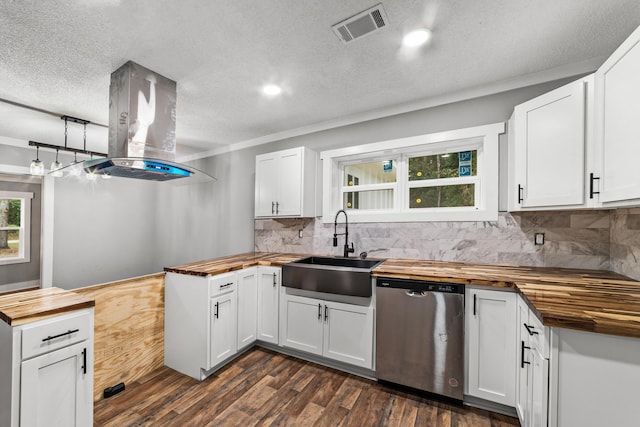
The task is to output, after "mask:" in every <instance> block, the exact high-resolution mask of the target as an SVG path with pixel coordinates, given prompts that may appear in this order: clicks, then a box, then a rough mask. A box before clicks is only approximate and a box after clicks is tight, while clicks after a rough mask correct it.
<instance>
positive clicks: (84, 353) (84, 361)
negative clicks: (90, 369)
mask: <svg viewBox="0 0 640 427" xmlns="http://www.w3.org/2000/svg"><path fill="white" fill-rule="evenodd" d="M82 373H83V374H86V373H87V349H86V348H84V349H83V350H82Z"/></svg>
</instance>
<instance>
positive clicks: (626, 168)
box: [596, 28, 640, 203]
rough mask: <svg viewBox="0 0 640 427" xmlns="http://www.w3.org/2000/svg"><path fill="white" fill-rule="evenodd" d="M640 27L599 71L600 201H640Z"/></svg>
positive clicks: (597, 140) (598, 138)
mask: <svg viewBox="0 0 640 427" xmlns="http://www.w3.org/2000/svg"><path fill="white" fill-rule="evenodd" d="M639 94H640V28H638V29H636V30H635V31H634V32H633V33H632V34H631V36H629V38H628V39H627V40H626V41H625V42H624V43H622V45H621V46H620V47H619V48H618V49H617V50H616V51H615V52H614V53H613V54H612V55H611V57H610V58H609V59H607V61H605V63H604V64H602V66H601V67H600V68H599V69H598V70H597V71H596V144H597V146H598V149H599V150H598V153H599V157H600V164H601V172H600V201H601V202H603V203H606V202H616V201H622V200H629V199H640V185H638V183H639V182H640V167H638V159H639V158H640V143H639V142H638V135H640V120H638V118H639V117H640V96H639Z"/></svg>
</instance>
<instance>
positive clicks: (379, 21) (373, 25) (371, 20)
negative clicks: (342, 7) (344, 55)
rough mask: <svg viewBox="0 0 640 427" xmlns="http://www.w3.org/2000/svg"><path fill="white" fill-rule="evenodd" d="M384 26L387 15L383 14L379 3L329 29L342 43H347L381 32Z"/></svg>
mask: <svg viewBox="0 0 640 427" xmlns="http://www.w3.org/2000/svg"><path fill="white" fill-rule="evenodd" d="M386 25H387V15H386V14H385V13H384V9H383V8H382V3H380V4H377V5H375V6H374V7H372V8H370V9H367V10H365V11H364V12H360V13H358V14H357V15H354V16H352V17H351V18H348V19H345V20H344V21H342V22H338V23H337V24H336V25H334V26H333V27H331V28H333V32H334V33H336V35H337V36H338V38H339V39H340V40H342V42H343V43H349V42H351V41H353V40H355V39H358V38H360V37H363V36H365V35H367V34H371V33H374V32H376V31H378V30H381V29H382V28H384V27H385V26H386Z"/></svg>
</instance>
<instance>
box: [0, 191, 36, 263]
mask: <svg viewBox="0 0 640 427" xmlns="http://www.w3.org/2000/svg"><path fill="white" fill-rule="evenodd" d="M32 198H33V193H24V192H18V191H0V265H6V264H17V263H24V262H29V261H30V259H31V257H30V255H31V251H30V242H31V233H30V231H31V199H32Z"/></svg>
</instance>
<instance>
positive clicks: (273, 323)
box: [258, 267, 281, 344]
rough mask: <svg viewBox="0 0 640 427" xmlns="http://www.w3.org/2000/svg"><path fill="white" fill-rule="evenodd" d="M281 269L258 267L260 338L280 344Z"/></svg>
mask: <svg viewBox="0 0 640 427" xmlns="http://www.w3.org/2000/svg"><path fill="white" fill-rule="evenodd" d="M280 273H281V269H280V268H277V267H259V268H258V339H259V340H260V341H265V342H268V343H272V344H278V317H279V297H280V276H281V274H280Z"/></svg>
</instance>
